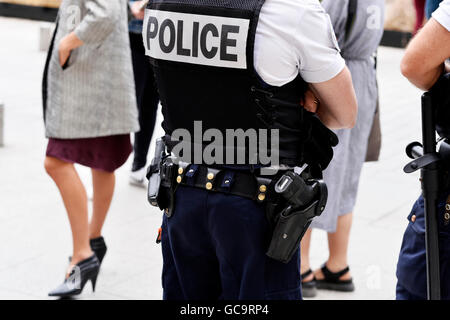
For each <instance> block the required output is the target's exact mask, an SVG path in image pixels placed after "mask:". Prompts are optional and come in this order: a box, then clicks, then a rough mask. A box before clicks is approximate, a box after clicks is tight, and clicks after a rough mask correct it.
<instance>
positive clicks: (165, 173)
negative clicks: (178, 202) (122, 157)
mask: <svg viewBox="0 0 450 320" xmlns="http://www.w3.org/2000/svg"><path fill="white" fill-rule="evenodd" d="M176 169H177V166H176V165H175V163H174V162H173V161H172V159H171V158H170V157H169V156H168V155H167V154H166V151H165V144H164V142H163V141H162V140H161V139H159V140H158V141H157V145H156V153H155V158H154V159H153V161H152V165H151V166H150V167H149V168H148V171H147V179H148V180H149V184H148V194H147V195H148V201H149V203H150V204H151V205H152V206H154V207H159V208H160V209H161V210H164V213H165V214H166V215H167V216H168V217H171V216H172V214H173V211H174V207H175V205H174V204H175V189H176V183H175V178H176Z"/></svg>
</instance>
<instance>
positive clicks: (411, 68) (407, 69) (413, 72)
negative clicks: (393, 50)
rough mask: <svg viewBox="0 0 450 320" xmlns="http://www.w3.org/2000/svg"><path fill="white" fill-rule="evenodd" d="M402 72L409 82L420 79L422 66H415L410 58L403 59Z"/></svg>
mask: <svg viewBox="0 0 450 320" xmlns="http://www.w3.org/2000/svg"><path fill="white" fill-rule="evenodd" d="M400 70H401V72H402V75H403V76H404V77H405V78H407V79H408V80H414V79H417V78H420V66H417V65H415V64H414V63H413V62H412V61H411V59H409V57H408V56H405V57H403V59H402V62H401V64H400Z"/></svg>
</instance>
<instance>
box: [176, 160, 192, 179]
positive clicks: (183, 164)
mask: <svg viewBox="0 0 450 320" xmlns="http://www.w3.org/2000/svg"><path fill="white" fill-rule="evenodd" d="M188 167H189V164H188V163H186V162H180V163H179V164H178V171H177V174H178V176H177V183H178V184H180V183H181V182H183V179H184V176H185V175H186V171H187V169H188Z"/></svg>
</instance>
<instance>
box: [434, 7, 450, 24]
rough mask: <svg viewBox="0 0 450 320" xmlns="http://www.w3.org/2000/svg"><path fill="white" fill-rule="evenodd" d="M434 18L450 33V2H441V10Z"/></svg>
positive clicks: (435, 13) (439, 9)
mask: <svg viewBox="0 0 450 320" xmlns="http://www.w3.org/2000/svg"><path fill="white" fill-rule="evenodd" d="M433 18H434V19H436V20H437V22H439V23H440V24H441V25H442V26H443V27H444V28H446V29H447V30H448V31H450V0H444V1H443V2H441V4H440V6H439V8H438V9H437V10H436V11H435V12H433Z"/></svg>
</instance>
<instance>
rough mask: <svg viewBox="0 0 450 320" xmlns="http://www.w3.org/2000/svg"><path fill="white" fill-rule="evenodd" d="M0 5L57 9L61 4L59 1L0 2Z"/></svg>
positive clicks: (25, 0) (19, 0) (26, 0)
mask: <svg viewBox="0 0 450 320" xmlns="http://www.w3.org/2000/svg"><path fill="white" fill-rule="evenodd" d="M0 3H11V4H21V5H26V6H42V7H49V8H57V7H58V6H59V4H60V3H61V0H0Z"/></svg>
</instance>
